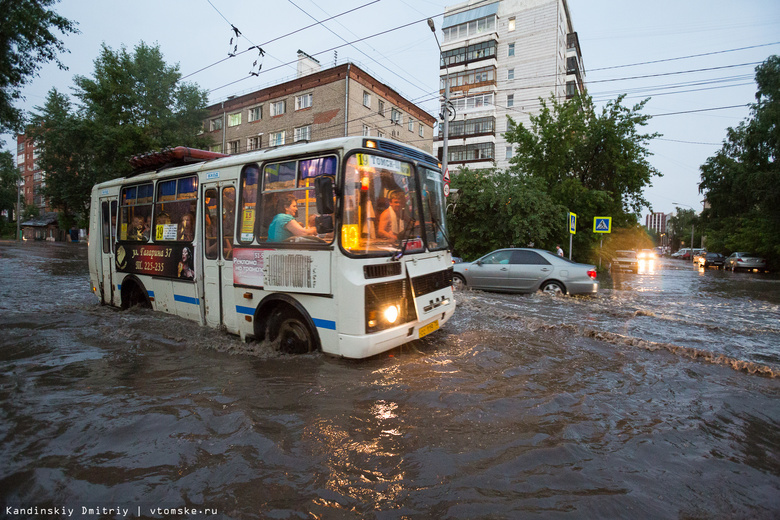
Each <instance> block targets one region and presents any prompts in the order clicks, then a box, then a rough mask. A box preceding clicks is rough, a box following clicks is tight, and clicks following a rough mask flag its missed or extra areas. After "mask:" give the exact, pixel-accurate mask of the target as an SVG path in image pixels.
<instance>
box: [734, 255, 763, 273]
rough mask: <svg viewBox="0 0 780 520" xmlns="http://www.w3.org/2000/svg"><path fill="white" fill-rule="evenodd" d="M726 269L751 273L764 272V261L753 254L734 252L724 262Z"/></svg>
mask: <svg viewBox="0 0 780 520" xmlns="http://www.w3.org/2000/svg"><path fill="white" fill-rule="evenodd" d="M725 266H726V269H731V270H732V271H739V270H740V269H744V270H746V271H752V270H753V269H755V270H757V271H761V272H766V260H764V259H763V258H761V257H760V256H758V255H756V254H753V253H745V252H736V253H731V255H729V257H728V258H726V262H725Z"/></svg>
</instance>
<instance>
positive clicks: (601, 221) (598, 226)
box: [593, 217, 612, 233]
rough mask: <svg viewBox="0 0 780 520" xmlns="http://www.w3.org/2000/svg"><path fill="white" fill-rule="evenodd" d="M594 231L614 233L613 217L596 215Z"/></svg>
mask: <svg viewBox="0 0 780 520" xmlns="http://www.w3.org/2000/svg"><path fill="white" fill-rule="evenodd" d="M593 232H594V233H612V217H594V218H593Z"/></svg>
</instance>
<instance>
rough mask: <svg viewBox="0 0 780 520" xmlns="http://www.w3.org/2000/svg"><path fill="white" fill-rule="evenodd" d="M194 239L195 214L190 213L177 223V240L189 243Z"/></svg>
mask: <svg viewBox="0 0 780 520" xmlns="http://www.w3.org/2000/svg"><path fill="white" fill-rule="evenodd" d="M194 238H195V214H194V213H192V212H191V211H190V212H189V213H187V214H185V215H184V216H183V217H182V218H181V222H179V233H178V235H177V239H178V240H186V241H187V242H191V241H192V239H194Z"/></svg>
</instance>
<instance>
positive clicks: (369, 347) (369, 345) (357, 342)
mask: <svg viewBox="0 0 780 520" xmlns="http://www.w3.org/2000/svg"><path fill="white" fill-rule="evenodd" d="M454 312H455V304H454V303H452V304H450V305H449V306H446V307H443V308H442V310H441V312H440V313H437V315H436V317H435V318H427V319H426V320H423V321H418V322H409V323H405V324H403V325H399V326H398V327H395V328H392V329H388V330H383V331H381V332H375V333H373V334H363V335H360V336H355V335H351V334H339V352H338V353H337V354H338V355H340V356H342V357H345V358H354V359H361V358H367V357H371V356H375V355H377V354H381V353H382V352H387V351H388V350H392V349H394V348H396V347H399V346H401V345H403V344H405V343H409V342H410V341H414V340H416V339H420V337H421V335H422V336H426V335H427V334H428V331H431V332H432V331H433V330H437V329H439V328H441V327H442V325H444V324H445V323H447V321H448V320H449V319H450V318H451V317H452V315H453V313H454ZM421 330H422V334H421Z"/></svg>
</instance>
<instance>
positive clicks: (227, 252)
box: [222, 186, 236, 260]
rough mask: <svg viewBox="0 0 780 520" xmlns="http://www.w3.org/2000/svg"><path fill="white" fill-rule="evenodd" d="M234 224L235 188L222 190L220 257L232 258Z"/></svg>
mask: <svg viewBox="0 0 780 520" xmlns="http://www.w3.org/2000/svg"><path fill="white" fill-rule="evenodd" d="M235 225H236V189H235V188H234V187H232V186H230V187H228V188H225V189H223V190H222V257H223V258H224V259H225V260H232V259H233V232H234V229H235Z"/></svg>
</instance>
